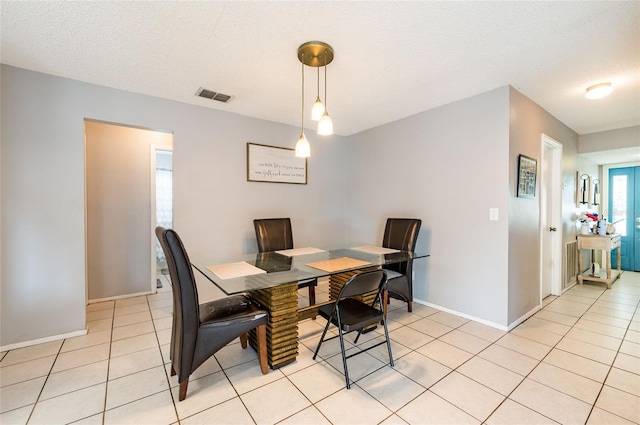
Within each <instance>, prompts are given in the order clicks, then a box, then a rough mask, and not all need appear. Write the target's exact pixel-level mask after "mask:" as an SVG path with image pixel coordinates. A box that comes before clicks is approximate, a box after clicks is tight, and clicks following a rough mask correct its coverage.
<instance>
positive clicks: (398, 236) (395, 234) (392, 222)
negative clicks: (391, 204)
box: [382, 218, 422, 251]
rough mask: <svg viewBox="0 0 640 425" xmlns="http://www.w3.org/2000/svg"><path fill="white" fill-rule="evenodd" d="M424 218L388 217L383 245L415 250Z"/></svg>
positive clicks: (403, 249)
mask: <svg viewBox="0 0 640 425" xmlns="http://www.w3.org/2000/svg"><path fill="white" fill-rule="evenodd" d="M421 225H422V220H420V219H416V218H388V219H387V225H386V226H385V229H384V237H383V238H382V246H383V247H385V248H393V249H400V250H402V251H414V250H415V248H416V242H417V241H418V233H419V232H420V226H421Z"/></svg>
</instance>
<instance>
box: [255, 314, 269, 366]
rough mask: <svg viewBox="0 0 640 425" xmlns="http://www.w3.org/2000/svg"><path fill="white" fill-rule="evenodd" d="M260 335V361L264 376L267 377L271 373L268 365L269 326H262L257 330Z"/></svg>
mask: <svg viewBox="0 0 640 425" xmlns="http://www.w3.org/2000/svg"><path fill="white" fill-rule="evenodd" d="M256 331H257V333H258V360H259V361H260V369H261V370H262V374H263V375H266V374H267V373H268V372H269V365H268V364H267V363H268V362H267V325H260V326H258V328H257V329H256Z"/></svg>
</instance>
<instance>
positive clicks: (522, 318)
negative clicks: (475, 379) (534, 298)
mask: <svg viewBox="0 0 640 425" xmlns="http://www.w3.org/2000/svg"><path fill="white" fill-rule="evenodd" d="M413 301H414V302H416V303H418V304H422V305H426V306H428V307H433V308H437V309H438V310H442V311H444V312H447V313H451V314H455V315H456V316H460V317H464V318H465V319H469V320H473V321H474V322H478V323H482V324H483V325H487V326H491V327H492V328H496V329H500V330H501V331H506V332H508V331H510V330H512V329H514V328H515V327H516V326H518V325H519V324H520V323H522V322H524V321H525V320H527V319H528V318H529V317H531V316H533V315H534V314H536V313H537V312H538V311H539V310H540V309H541V308H542V306H540V305H537V306H535V307H534V308H532V309H531V310H529V311H528V312H526V313H525V314H523V315H522V316H520V317H519V318H518V319H517V320H516V321H515V322H513V323H511V324H509V325H508V326H504V325H500V324H498V323H493V322H490V321H488V320H484V319H480V318H479V317H474V316H471V315H469V314H464V313H460V312H459V311H455V310H451V309H450V308H446V307H442V306H440V305H437V304H433V303H429V302H426V301H423V300H417V299H414V300H413Z"/></svg>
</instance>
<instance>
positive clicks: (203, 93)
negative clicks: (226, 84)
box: [196, 87, 231, 103]
mask: <svg viewBox="0 0 640 425" xmlns="http://www.w3.org/2000/svg"><path fill="white" fill-rule="evenodd" d="M196 96H200V97H204V98H205V99H211V100H217V101H218V102H223V103H227V102H228V101H229V99H231V96H229V95H228V94H222V93H216V92H214V91H211V90H207V89H203V88H202V87H200V88H199V89H198V91H197V92H196Z"/></svg>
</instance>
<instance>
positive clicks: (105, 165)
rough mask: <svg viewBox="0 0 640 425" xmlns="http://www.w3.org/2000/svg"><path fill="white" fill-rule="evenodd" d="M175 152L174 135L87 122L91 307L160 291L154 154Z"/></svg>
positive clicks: (88, 288)
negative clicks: (157, 276) (96, 303)
mask: <svg viewBox="0 0 640 425" xmlns="http://www.w3.org/2000/svg"><path fill="white" fill-rule="evenodd" d="M172 147H173V134H172V133H170V132H163V131H157V130H149V129H145V128H139V127H132V126H127V125H121V124H115V123H108V122H103V121H97V120H90V119H85V187H86V205H85V220H86V234H87V237H86V241H85V253H86V254H85V255H86V267H87V302H88V303H94V302H100V301H107V300H113V299H119V298H125V297H133V296H139V295H145V294H150V293H155V292H156V290H157V279H156V262H157V259H156V256H157V255H156V242H155V241H156V236H155V232H154V231H153V230H154V229H155V223H156V192H155V188H156V182H155V181H156V162H159V161H161V160H158V161H156V158H155V152H156V151H157V150H164V151H169V152H170V151H171V150H172ZM150 151H153V152H154V154H153V155H152V156H150V154H149V152H150ZM171 168H172V167H171ZM171 215H173V214H171Z"/></svg>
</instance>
